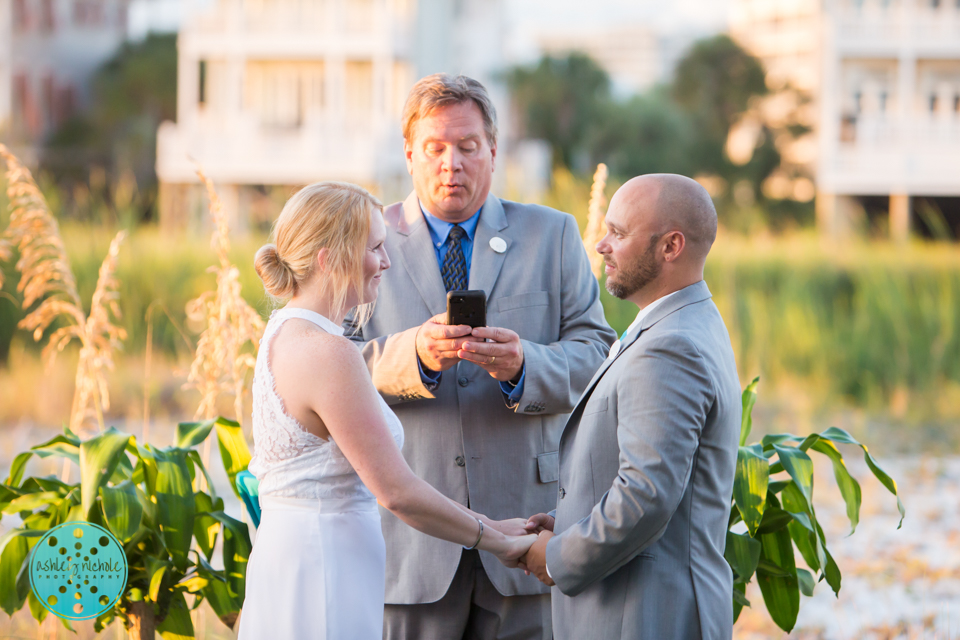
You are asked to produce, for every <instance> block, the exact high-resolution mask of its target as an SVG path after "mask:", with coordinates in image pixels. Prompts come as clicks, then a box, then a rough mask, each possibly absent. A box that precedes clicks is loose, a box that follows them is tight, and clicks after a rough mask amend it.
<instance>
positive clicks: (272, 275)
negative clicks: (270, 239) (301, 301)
mask: <svg viewBox="0 0 960 640" xmlns="http://www.w3.org/2000/svg"><path fill="white" fill-rule="evenodd" d="M253 266H254V268H255V269H256V270H257V275H258V276H260V279H261V280H262V281H263V288H264V289H266V290H267V293H269V294H270V295H271V296H273V297H275V298H290V297H292V296H293V294H295V293H296V292H297V279H296V277H295V276H294V274H293V271H291V270H290V267H288V266H287V265H286V264H284V262H283V260H281V259H280V254H279V253H277V246H276V245H275V244H273V243H269V244H265V245H263V246H262V247H260V249H259V250H258V251H257V255H256V257H255V258H254V259H253Z"/></svg>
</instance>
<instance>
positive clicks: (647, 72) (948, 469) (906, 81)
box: [0, 0, 960, 640]
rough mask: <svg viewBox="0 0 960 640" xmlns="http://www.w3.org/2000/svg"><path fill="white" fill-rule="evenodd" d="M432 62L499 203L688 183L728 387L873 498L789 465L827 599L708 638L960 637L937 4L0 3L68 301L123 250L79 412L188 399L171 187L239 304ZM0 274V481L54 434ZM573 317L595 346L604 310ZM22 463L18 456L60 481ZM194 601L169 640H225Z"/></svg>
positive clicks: (59, 374) (958, 482)
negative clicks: (111, 346)
mask: <svg viewBox="0 0 960 640" xmlns="http://www.w3.org/2000/svg"><path fill="white" fill-rule="evenodd" d="M438 71H445V72H448V73H463V74H466V75H469V76H472V77H474V78H476V79H478V80H480V81H482V82H483V83H484V84H485V85H486V86H487V87H488V89H489V90H490V93H491V94H492V96H493V99H494V101H495V104H496V106H497V109H498V115H499V125H500V138H499V150H498V155H497V171H496V174H495V181H494V192H495V193H496V194H497V195H499V196H501V197H504V198H509V199H514V200H518V201H523V202H540V203H543V204H547V205H550V206H553V207H556V208H558V209H561V210H563V211H568V212H570V213H572V214H574V215H575V216H576V217H577V219H578V221H579V222H580V225H581V230H584V229H585V228H586V224H587V218H588V201H589V198H590V189H591V183H592V177H593V175H594V172H595V170H596V168H597V165H598V164H599V163H604V164H605V165H606V166H607V167H608V169H609V178H608V179H607V181H606V185H605V191H604V193H605V196H606V198H609V197H610V196H611V195H612V194H613V192H614V191H615V190H616V188H617V186H619V185H620V184H621V183H622V182H623V181H624V180H626V179H628V178H630V177H632V176H634V175H638V174H642V173H650V172H676V173H682V174H685V175H689V176H691V177H694V178H695V179H697V180H698V181H699V182H700V183H701V184H703V185H704V186H705V187H706V188H707V190H708V191H709V192H710V194H711V196H712V197H713V198H714V201H715V203H716V206H717V209H718V212H719V216H720V224H721V232H720V235H719V238H718V241H717V244H716V246H715V248H714V250H713V254H712V255H711V258H710V261H709V262H708V265H707V274H706V280H707V283H708V285H709V286H710V288H711V290H712V291H713V293H714V297H715V301H716V302H717V305H718V307H719V308H720V310H721V312H722V314H723V316H724V320H725V322H726V324H727V327H728V328H729V330H730V333H731V337H732V340H733V345H734V350H735V352H736V355H737V359H738V367H739V373H740V376H741V379H742V381H743V382H744V383H747V382H749V381H750V380H751V379H753V378H754V377H755V376H760V378H761V382H760V387H759V397H760V399H759V401H758V405H757V407H758V408H757V412H756V415H755V427H754V429H755V432H759V433H760V434H761V435H762V434H765V433H777V432H781V431H791V432H799V433H807V432H810V431H822V430H823V429H824V428H826V427H828V426H831V425H836V426H840V427H843V428H845V429H847V430H849V431H850V432H851V433H853V434H854V435H855V436H856V437H858V438H859V439H860V440H861V441H862V442H866V443H867V444H868V445H869V446H870V447H871V451H873V452H874V453H875V454H877V455H878V456H879V458H880V459H882V460H884V461H885V465H886V467H887V468H888V471H890V472H891V475H893V476H894V477H896V478H897V479H898V481H899V482H900V488H901V492H902V495H903V499H904V502H905V503H906V506H907V509H908V519H907V521H906V522H905V524H904V527H903V529H901V530H899V531H897V530H896V523H897V516H896V509H895V506H894V505H893V504H892V503H891V502H890V500H888V499H887V498H888V497H889V496H886V495H885V494H883V490H882V488H879V485H877V483H876V482H874V481H873V480H872V479H868V478H867V477H866V475H864V474H865V469H866V468H865V467H864V465H862V464H857V463H856V462H851V463H850V466H851V469H852V470H853V471H854V473H855V475H858V476H859V477H861V479H862V481H863V490H864V512H865V514H866V513H869V517H866V516H865V517H864V522H863V523H862V524H861V526H860V528H859V529H858V530H857V533H856V535H855V536H854V537H853V538H849V539H844V538H843V536H844V535H845V534H846V532H847V531H846V529H845V528H844V507H843V502H842V501H841V500H840V498H839V496H835V500H834V502H833V503H830V502H829V501H830V500H831V499H834V498H832V497H831V495H833V494H835V493H836V492H835V487H834V486H833V484H834V481H833V479H832V477H831V474H830V470H829V466H827V467H824V468H823V469H821V468H819V467H818V470H817V473H818V476H817V477H818V483H820V487H821V489H820V490H821V491H822V492H823V494H824V499H825V500H827V503H826V506H824V507H823V515H821V520H822V523H823V526H824V528H825V529H826V530H827V533H828V536H832V539H833V540H836V542H835V543H834V544H835V547H834V546H832V547H831V549H833V553H834V556H835V557H836V558H837V561H838V563H839V565H840V566H841V568H842V569H843V571H844V588H843V591H842V592H841V595H840V598H839V599H835V598H834V597H833V595H832V593H830V591H829V589H827V588H826V585H820V586H818V587H817V591H816V594H815V595H814V597H813V598H811V599H807V598H804V600H803V605H802V607H801V610H800V617H799V621H798V624H797V628H796V629H795V630H794V632H793V633H792V634H790V635H789V636H784V634H783V633H782V632H780V631H778V630H777V628H776V626H775V625H773V623H772V622H770V620H769V618H768V616H767V615H766V612H765V611H764V609H763V607H762V603H761V600H760V595H759V592H757V591H753V592H751V591H750V590H748V593H747V595H748V597H750V598H751V600H753V601H754V602H755V604H754V607H753V608H752V609H745V612H744V614H743V615H742V616H741V618H740V621H739V622H738V623H737V626H736V627H735V637H737V638H740V639H742V640H745V639H747V638H750V639H753V638H768V637H791V638H830V639H834V638H836V639H841V638H842V639H846V638H851V639H852V638H891V639H892V638H931V639H933V638H956V637H960V569H958V567H960V555H958V554H960V545H958V542H960V515H958V514H960V458H958V457H957V453H958V448H960V430H958V424H960V251H958V245H957V241H958V238H960V0H675V1H674V2H668V3H664V2H654V1H653V0H592V1H590V2H583V0H516V1H514V2H506V1H503V0H0V142H2V143H4V144H6V145H7V146H8V147H9V149H10V150H11V151H12V152H13V153H14V154H16V155H17V156H18V157H19V158H20V159H21V160H22V161H23V162H24V163H25V165H26V166H27V167H28V168H29V169H30V170H31V171H32V172H33V174H34V176H35V178H36V180H37V182H38V184H39V186H40V188H41V190H42V192H43V194H44V196H45V197H46V200H47V202H48V204H49V206H50V209H51V211H52V212H53V214H54V215H55V216H56V218H57V220H58V222H59V224H60V228H61V232H62V236H63V239H64V243H65V248H66V253H67V255H68V257H69V260H70V267H71V268H72V271H73V273H74V274H75V275H76V279H77V287H78V290H79V293H80V299H81V300H83V301H87V302H85V303H84V304H87V305H88V304H89V300H90V298H91V294H92V293H93V290H94V287H95V285H96V281H97V275H98V269H99V268H100V264H101V262H102V261H103V259H104V256H105V255H106V253H107V248H108V245H109V244H110V240H111V238H113V237H114V235H115V234H116V233H117V231H119V230H121V229H123V230H126V231H127V232H128V235H127V239H126V241H125V243H124V244H123V245H122V247H121V250H120V253H119V258H118V266H117V278H118V280H119V301H118V302H119V308H120V310H121V312H122V320H121V325H122V327H123V329H124V330H125V331H126V337H125V339H124V340H123V350H122V352H120V353H118V354H116V356H115V361H116V367H115V370H114V371H112V372H109V373H108V374H107V380H108V384H109V390H110V396H111V404H110V408H109V410H108V411H107V414H106V416H105V420H106V422H107V423H108V424H115V425H117V426H118V427H120V428H123V429H124V430H126V431H128V432H130V433H134V434H136V435H138V437H141V438H142V437H148V438H151V439H155V440H157V441H159V442H161V444H166V443H167V442H169V441H170V439H171V438H172V429H173V426H174V425H175V424H176V422H177V421H180V420H185V419H189V418H191V417H193V416H194V413H195V412H196V410H197V406H198V403H199V402H200V396H199V394H198V393H197V392H196V390H191V389H185V388H184V383H185V382H186V380H187V376H188V371H189V369H190V363H191V360H192V359H193V357H194V354H195V351H196V347H197V341H198V336H199V334H200V332H201V331H202V330H203V328H204V327H203V326H202V325H198V324H197V323H196V321H191V319H190V318H189V317H188V315H187V313H186V311H185V308H186V304H187V302H188V301H189V300H191V299H194V298H196V297H197V296H198V295H199V294H201V293H202V292H204V291H209V290H212V289H213V288H214V287H215V286H216V282H215V275H213V274H211V273H209V272H208V267H210V266H211V265H214V264H215V263H216V262H217V257H216V254H215V252H214V250H213V249H212V248H211V247H210V237H211V232H212V230H213V228H214V225H213V222H212V220H211V217H210V213H209V210H208V204H209V203H208V199H207V195H206V191H205V188H204V186H203V185H202V184H201V182H200V181H199V179H198V177H197V173H196V172H197V169H198V168H201V169H202V170H203V172H204V173H205V174H206V175H207V176H209V177H210V178H211V180H212V181H213V183H214V184H215V186H216V190H217V193H218V194H219V196H220V198H221V199H222V201H223V211H224V214H225V216H226V220H227V221H228V223H229V226H230V234H231V235H230V237H231V242H232V248H231V250H230V257H231V259H232V262H233V263H234V264H235V265H236V266H237V268H238V269H239V280H240V282H241V284H242V293H243V296H244V298H245V299H246V300H247V301H248V302H249V303H250V304H251V305H252V306H253V307H254V308H255V309H257V310H258V311H259V312H260V313H261V314H262V315H263V316H264V317H265V316H266V315H267V314H268V313H269V311H270V309H271V305H272V303H271V302H270V301H269V300H267V299H266V297H265V296H264V294H263V289H262V287H261V286H260V283H259V281H258V280H257V278H256V275H255V274H254V272H253V267H252V256H253V252H254V251H255V250H256V248H257V247H259V246H260V244H261V243H262V242H263V241H264V239H265V237H266V234H267V233H268V232H269V229H270V225H271V223H272V221H273V220H274V219H275V218H276V216H277V214H278V213H279V211H280V208H281V207H282V205H283V203H284V201H285V199H286V198H287V197H288V196H289V195H290V194H291V193H292V192H293V191H294V190H296V188H298V187H299V186H302V185H304V184H307V183H310V182H314V181H318V180H347V181H352V182H356V183H359V184H362V185H364V186H366V187H368V188H369V189H371V190H372V191H374V192H375V193H376V194H377V195H379V196H380V197H381V199H383V201H384V202H393V201H396V200H398V199H402V198H403V197H405V196H406V195H407V194H408V193H409V191H410V190H411V188H412V184H411V181H410V178H409V176H408V175H407V172H406V167H405V164H404V162H403V155H402V143H403V140H402V136H401V134H400V112H401V109H402V106H403V102H404V99H405V97H406V95H407V92H408V91H409V89H410V87H411V86H412V85H413V83H414V82H415V81H416V80H417V79H419V78H420V77H423V76H424V75H427V74H430V73H434V72H438ZM6 186H7V185H6V183H4V189H3V191H6ZM5 198H6V196H5V195H2V194H0V204H3V205H4V206H3V210H2V211H0V230H2V229H5V228H6V226H7V223H8V221H9V215H8V213H7V211H6V209H7V207H6V203H7V200H5ZM529 242H531V243H535V242H537V238H529ZM15 262H16V257H15V256H14V257H13V258H12V259H11V260H9V261H7V262H3V261H0V269H2V270H3V272H4V274H5V276H6V277H5V280H4V282H3V286H2V290H0V476H5V475H6V469H7V467H8V466H9V465H10V462H11V460H12V459H13V457H14V456H15V455H16V454H17V453H18V452H20V451H23V450H25V449H27V448H29V447H30V446H32V445H34V444H37V443H39V442H42V441H44V440H47V439H48V438H50V437H51V436H52V435H54V434H55V433H57V432H58V431H59V430H60V428H61V427H62V426H63V425H64V424H66V423H67V422H68V421H69V420H70V414H71V402H72V398H73V396H74V376H75V374H76V366H77V361H78V354H77V350H76V349H75V348H68V349H66V351H65V352H64V353H63V354H62V355H61V357H60V358H59V359H58V360H57V361H56V362H55V363H54V365H53V366H52V367H50V368H45V367H44V365H43V363H42V362H41V358H40V349H41V347H42V346H43V344H44V342H43V340H41V341H39V342H35V341H34V336H33V335H31V332H29V331H27V330H25V329H23V328H18V326H17V325H18V322H19V321H20V320H21V319H22V318H23V317H24V316H25V315H26V313H28V312H29V309H27V310H24V309H23V308H22V303H23V292H22V291H20V290H18V287H17V284H18V281H19V274H18V273H17V269H16V265H15ZM604 305H605V308H606V311H607V317H608V320H609V322H610V323H611V324H612V325H613V326H614V328H616V329H617V330H618V332H619V331H621V330H623V329H624V328H625V327H626V326H627V325H628V324H629V322H630V321H631V319H632V315H633V313H634V312H635V310H634V311H631V310H630V309H629V308H628V307H627V306H624V305H623V304H621V303H619V302H618V301H616V300H614V299H612V298H610V297H609V296H606V294H605V293H604ZM245 402H246V404H245V405H244V406H245V410H244V411H243V412H241V413H244V415H241V416H236V417H238V418H240V419H241V421H242V422H243V423H244V426H245V428H247V430H248V431H247V432H248V433H249V424H248V423H249V417H248V412H249V400H246V401H245ZM221 404H222V406H221V409H222V412H223V413H224V415H231V407H232V406H233V400H232V399H231V398H225V399H224V400H223V402H222V403H221ZM245 416H246V417H247V419H243V418H244V417H245ZM231 417H233V416H231ZM852 457H853V458H854V459H856V456H852ZM48 462H49V461H37V462H35V463H31V464H36V469H34V471H35V472H37V473H40V472H42V471H44V470H48V471H49V472H51V473H60V468H59V467H58V466H55V465H53V463H50V464H49V465H48V466H43V465H44V464H47V463H48ZM821 472H822V473H821ZM219 473H220V475H218V476H217V477H216V478H215V481H216V482H221V483H225V482H227V481H226V476H225V475H223V472H222V470H221V471H220V472H219ZM831 492H833V494H831ZM225 493H229V491H228V490H227V491H225ZM831 509H833V511H831ZM228 511H230V512H231V513H233V514H234V515H236V516H237V517H240V513H241V509H240V506H239V503H238V502H236V501H234V502H233V503H229V504H228ZM16 524H17V520H16V515H14V514H10V515H4V517H3V520H2V522H0V529H4V530H6V529H8V528H9V527H12V526H15V525H16ZM0 545H2V542H0ZM0 557H2V546H0ZM0 564H2V562H0ZM199 611H200V613H198V614H195V617H196V618H197V619H196V620H195V624H196V625H197V627H198V637H207V638H229V637H234V636H233V635H232V632H231V631H230V630H228V629H227V628H226V627H224V626H223V625H221V624H219V622H217V621H216V619H215V616H212V615H210V616H209V617H208V618H209V619H207V618H203V617H202V615H201V614H202V612H203V609H201V610H199ZM201 618H202V619H201ZM78 629H79V632H80V636H81V637H90V636H91V635H92V634H93V632H92V628H91V627H90V625H86V626H84V625H78ZM105 633H109V634H113V633H115V632H114V630H112V629H111V630H108V631H107V632H105ZM5 634H7V635H9V636H10V637H23V638H33V637H42V638H54V637H64V638H65V637H70V636H69V632H67V631H66V630H64V629H59V630H58V628H57V626H56V625H55V624H53V623H52V622H51V621H48V622H46V623H44V625H42V626H41V627H40V628H39V631H38V627H37V624H36V623H35V622H33V620H32V619H31V618H30V617H29V615H26V614H24V613H23V612H21V613H18V614H16V615H15V616H13V617H12V618H8V617H7V616H6V615H5V614H0V637H6V636H5ZM58 634H59V635H58ZM116 634H118V635H117V637H120V634H121V632H120V631H119V630H117V631H116Z"/></svg>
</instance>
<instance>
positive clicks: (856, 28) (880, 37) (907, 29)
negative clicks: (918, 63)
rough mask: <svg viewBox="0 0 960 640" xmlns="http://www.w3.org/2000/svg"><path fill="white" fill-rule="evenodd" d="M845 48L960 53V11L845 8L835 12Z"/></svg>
mask: <svg viewBox="0 0 960 640" xmlns="http://www.w3.org/2000/svg"><path fill="white" fill-rule="evenodd" d="M835 17H836V25H837V42H838V45H839V46H841V47H846V48H850V47H857V46H877V45H881V46H883V45H899V44H907V43H909V44H913V45H919V46H921V47H930V46H933V47H938V48H943V47H947V48H950V49H957V50H960V7H957V6H955V5H954V4H953V3H944V5H943V6H941V7H938V8H935V9H934V8H931V7H917V6H915V5H906V6H900V5H898V4H891V5H890V6H888V7H882V6H880V7H863V8H856V7H855V6H853V7H852V6H844V7H841V8H838V9H837V10H836V12H835Z"/></svg>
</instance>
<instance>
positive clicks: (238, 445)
mask: <svg viewBox="0 0 960 640" xmlns="http://www.w3.org/2000/svg"><path fill="white" fill-rule="evenodd" d="M215 424H216V428H217V442H218V443H219V445H220V456H221V457H222V458H223V468H224V469H226V471H227V477H229V478H230V488H231V489H233V492H234V493H235V494H237V497H238V498H239V497H240V491H239V490H238V489H237V474H238V473H240V472H241V471H243V470H244V469H246V468H247V465H249V464H250V448H249V447H248V446H247V441H246V439H245V438H244V437H243V429H241V428H240V423H239V422H234V421H233V420H227V419H226V418H217V421H216V423H215Z"/></svg>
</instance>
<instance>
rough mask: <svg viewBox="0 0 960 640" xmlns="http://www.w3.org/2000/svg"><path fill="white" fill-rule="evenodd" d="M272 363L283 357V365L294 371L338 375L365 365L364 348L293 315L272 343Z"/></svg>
mask: <svg viewBox="0 0 960 640" xmlns="http://www.w3.org/2000/svg"><path fill="white" fill-rule="evenodd" d="M271 351H272V354H273V355H272V357H271V360H272V363H271V364H272V365H273V368H274V369H276V365H277V361H278V360H282V361H283V368H284V369H285V370H286V371H288V372H289V373H291V374H296V375H310V376H311V377H313V378H316V377H317V376H325V375H326V374H327V373H328V372H329V373H334V371H336V372H337V374H338V375H343V374H344V373H349V371H350V370H351V369H357V370H363V369H365V366H364V363H363V357H362V356H361V355H360V350H359V349H358V348H357V345H355V344H354V343H353V342H351V341H350V340H348V339H347V338H345V337H343V336H338V335H334V334H331V333H327V332H326V331H324V330H322V329H320V328H319V327H317V326H316V325H315V324H313V323H312V322H309V321H307V320H300V319H297V318H291V319H290V320H288V321H287V322H286V323H284V326H283V327H282V328H281V330H280V331H279V333H278V334H277V336H276V337H275V338H274V343H273V345H272V346H271Z"/></svg>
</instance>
